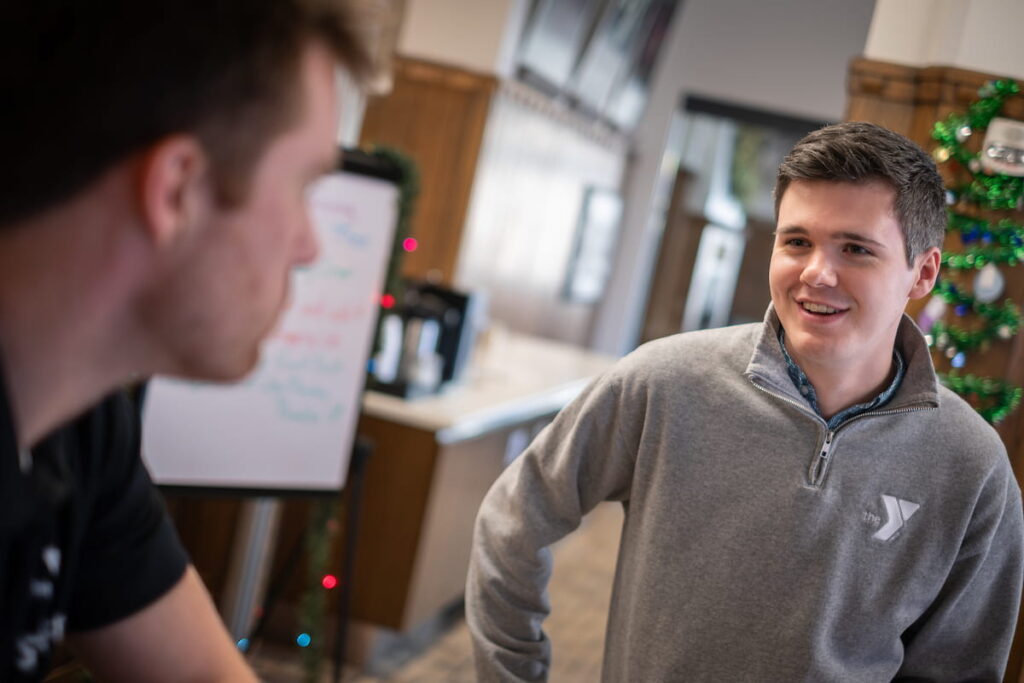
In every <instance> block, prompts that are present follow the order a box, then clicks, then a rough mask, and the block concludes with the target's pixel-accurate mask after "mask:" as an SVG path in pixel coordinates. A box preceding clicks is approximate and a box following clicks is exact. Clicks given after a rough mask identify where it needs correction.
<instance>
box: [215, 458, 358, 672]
mask: <svg viewBox="0 0 1024 683" xmlns="http://www.w3.org/2000/svg"><path fill="white" fill-rule="evenodd" d="M372 453H373V447H372V446H371V445H370V444H369V443H368V442H367V441H365V440H362V439H357V441H356V444H355V446H354V447H353V449H352V458H351V460H350V461H349V472H348V479H347V484H346V489H347V494H348V495H347V498H346V507H345V530H344V535H345V545H344V552H343V557H344V563H343V566H342V572H341V577H340V585H339V587H338V603H337V607H338V613H337V619H338V621H337V631H336V633H335V638H334V648H333V650H332V657H331V659H332V663H333V674H334V680H335V681H336V682H337V681H340V680H341V675H342V672H343V669H344V665H345V653H346V641H347V638H348V622H349V609H350V605H351V601H352V567H353V564H354V561H355V553H356V541H357V533H358V529H359V511H360V509H361V508H362V496H363V483H364V480H365V476H366V463H367V461H368V460H369V458H370V456H371V455H372ZM280 505H281V502H280V500H279V499H275V498H258V499H256V500H253V501H251V502H248V503H246V504H245V507H244V508H243V512H242V518H241V520H240V522H239V529H238V535H237V537H236V541H235V551H234V555H233V558H234V559H233V561H232V568H231V573H230V574H229V576H230V577H231V578H232V579H235V582H233V583H231V584H229V585H230V586H231V589H230V590H229V592H228V594H227V595H226V596H225V602H224V616H225V619H226V620H228V625H229V629H230V631H231V635H232V637H234V638H235V639H236V640H240V639H242V638H248V639H249V640H250V641H255V640H256V639H258V638H259V637H260V636H261V635H262V634H263V629H264V626H265V625H266V623H267V618H268V616H269V615H270V613H271V611H272V610H273V608H274V605H275V604H276V603H277V601H278V599H279V598H280V594H281V592H282V591H283V590H284V588H285V586H286V585H287V584H288V581H289V580H290V579H291V577H292V576H293V575H294V573H295V570H296V568H297V567H298V565H299V562H300V560H301V559H302V555H303V550H304V540H305V539H304V538H303V536H302V535H300V536H299V537H298V538H296V540H295V542H294V543H293V544H292V547H291V548H290V549H289V551H288V554H287V555H286V557H285V560H284V562H283V563H282V564H281V567H280V569H278V571H277V573H276V575H275V576H274V577H273V578H272V579H271V580H270V582H269V585H268V584H267V575H268V573H269V568H270V565H271V553H272V550H273V547H274V541H275V540H276V535H277V522H278V519H279V517H280ZM261 598H262V600H261ZM260 602H262V605H261V607H262V609H261V610H260V611H259V618H258V620H255V621H256V623H255V627H253V626H252V625H253V621H254V618H255V615H256V614H257V612H256V609H255V608H256V605H257V604H258V603H260Z"/></svg>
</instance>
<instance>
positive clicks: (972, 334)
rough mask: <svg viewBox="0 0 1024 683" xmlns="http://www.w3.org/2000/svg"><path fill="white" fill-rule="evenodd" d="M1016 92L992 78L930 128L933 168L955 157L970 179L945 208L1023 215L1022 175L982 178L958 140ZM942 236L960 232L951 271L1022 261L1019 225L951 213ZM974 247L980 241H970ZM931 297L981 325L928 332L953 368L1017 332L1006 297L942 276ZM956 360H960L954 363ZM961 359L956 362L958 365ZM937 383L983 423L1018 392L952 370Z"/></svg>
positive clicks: (1016, 315)
mask: <svg viewBox="0 0 1024 683" xmlns="http://www.w3.org/2000/svg"><path fill="white" fill-rule="evenodd" d="M1018 94H1020V86H1019V85H1018V84H1017V83H1016V82H1014V81H1010V80H1000V81H991V82H989V83H986V84H985V85H984V86H983V87H982V88H981V89H980V90H979V91H978V96H979V99H978V100H977V101H976V102H974V103H973V104H971V105H970V107H968V109H967V112H966V113H964V114H955V113H954V114H950V115H949V116H948V117H947V118H946V120H945V121H939V122H937V123H936V124H935V127H934V129H933V131H932V137H933V138H934V139H935V140H936V141H937V142H938V143H939V146H938V147H936V148H935V150H933V156H934V158H935V160H936V161H937V162H939V163H944V162H946V161H949V160H951V159H952V160H954V161H956V162H957V163H958V164H960V165H961V166H962V167H963V168H964V169H965V170H966V171H967V172H968V173H969V174H970V180H969V181H968V182H966V183H961V184H960V185H958V186H956V187H953V188H950V189H949V192H950V194H951V198H950V199H951V201H950V204H957V203H958V202H964V203H967V204H974V205H975V206H977V207H978V208H980V209H983V210H996V211H1003V210H1014V209H1016V210H1024V178H1021V177H1015V176H1009V175H1005V174H994V175H988V174H986V173H984V172H983V169H982V165H981V160H980V159H979V157H978V155H977V154H974V153H972V152H970V151H969V150H968V149H967V148H966V147H965V146H964V143H965V142H966V141H967V140H968V139H969V138H970V137H971V136H972V135H973V134H974V132H975V131H977V130H983V129H985V128H987V127H988V125H989V124H990V123H991V122H992V119H993V118H995V117H996V116H997V115H998V114H999V112H1000V111H1001V110H1002V108H1003V104H1004V102H1005V101H1006V100H1007V99H1008V98H1010V97H1012V96H1015V95H1018ZM947 231H950V232H954V231H955V232H958V233H959V234H960V238H961V242H962V243H963V244H964V246H965V248H966V249H965V250H964V251H962V252H958V253H953V252H943V254H942V259H941V263H942V266H943V268H946V269H949V270H970V269H980V268H984V267H985V266H987V265H989V264H999V265H1007V266H1016V265H1017V264H1018V263H1020V262H1024V226H1021V225H1020V224H1019V223H1016V222H1013V221H1010V220H1008V219H1002V220H999V221H997V222H995V223H992V222H990V221H987V220H983V219H980V218H976V217H973V216H969V215H965V214H962V213H958V212H956V211H950V212H949V219H948V223H947ZM977 242H980V244H977V245H976V244H975V243H977ZM935 294H936V295H937V296H939V297H941V298H942V299H943V300H944V301H946V302H947V303H949V304H952V305H953V306H954V307H956V313H957V315H964V314H966V313H967V312H971V313H973V314H975V315H977V316H978V317H980V318H982V319H983V320H984V324H983V325H982V326H981V327H980V328H978V329H973V330H968V329H965V328H962V327H959V326H957V325H952V324H947V323H945V322H943V321H937V322H935V324H934V325H933V326H932V327H931V329H930V331H929V335H928V341H929V344H930V345H931V346H933V347H935V348H937V349H938V350H940V351H943V352H944V353H945V354H946V356H947V357H948V358H950V359H954V364H955V365H957V366H959V365H962V364H963V360H964V359H963V355H962V354H963V353H964V352H968V351H974V350H977V349H981V350H985V349H986V348H987V347H988V345H989V343H990V342H991V341H993V340H995V339H1002V340H1008V339H1010V338H1011V337H1013V335H1015V334H1017V331H1018V330H1019V329H1020V311H1019V310H1018V308H1017V306H1016V304H1014V303H1013V301H1011V300H1010V299H1006V300H1005V301H1004V302H1003V303H1002V304H1001V305H992V304H986V303H981V302H979V301H977V300H976V299H975V298H974V297H973V296H970V295H969V294H966V293H965V292H962V291H960V290H959V289H958V288H957V286H956V285H955V284H954V283H953V282H951V281H949V280H948V279H946V278H943V279H941V280H940V281H939V282H938V283H937V284H936V288H935ZM956 356H960V358H959V359H955V357H956ZM957 361H959V363H958V362H957ZM939 378H940V380H941V381H942V382H943V383H944V384H945V385H946V386H947V387H949V388H950V389H952V390H953V391H955V392H956V393H958V394H960V395H961V396H964V397H965V398H967V399H968V400H970V401H972V403H973V404H974V406H975V409H976V410H977V411H978V413H980V414H981V416H982V417H984V418H985V419H986V420H988V421H989V422H991V423H997V422H1000V421H1001V420H1003V419H1004V418H1005V417H1006V416H1007V415H1009V414H1010V413H1011V412H1013V410H1015V409H1016V408H1017V406H1018V405H1019V403H1020V399H1021V393H1022V390H1021V388H1020V387H1016V386H1013V385H1011V384H1009V383H1007V382H1003V381H1001V380H996V379H992V378H988V377H980V378H979V377H976V376H975V375H970V374H968V375H959V374H958V373H957V372H956V371H955V370H954V371H953V372H951V373H949V374H940V375H939Z"/></svg>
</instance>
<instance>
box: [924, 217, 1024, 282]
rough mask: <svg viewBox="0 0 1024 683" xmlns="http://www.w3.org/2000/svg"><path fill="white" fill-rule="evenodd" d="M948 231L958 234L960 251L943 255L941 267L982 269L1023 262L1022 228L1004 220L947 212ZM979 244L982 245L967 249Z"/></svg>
mask: <svg viewBox="0 0 1024 683" xmlns="http://www.w3.org/2000/svg"><path fill="white" fill-rule="evenodd" d="M948 216H949V218H948V223H947V225H946V230H947V231H948V232H958V233H960V241H961V242H963V244H964V246H965V247H967V249H966V251H963V252H949V251H944V252H942V265H943V266H946V267H947V268H950V269H953V270H969V269H972V268H984V267H985V266H986V265H988V264H989V263H995V264H1006V265H1009V266H1015V265H1017V264H1018V263H1020V262H1021V261H1024V226H1022V225H1020V224H1019V223H1014V222H1013V221H1011V220H1009V219H1007V218H1004V219H1002V220H1000V221H997V222H995V223H992V222H990V221H986V220H983V219H981V218H975V217H973V216H965V215H964V214H961V213H956V212H955V211H950V212H948ZM976 242H981V243H982V244H981V246H968V245H973V244H974V243H976Z"/></svg>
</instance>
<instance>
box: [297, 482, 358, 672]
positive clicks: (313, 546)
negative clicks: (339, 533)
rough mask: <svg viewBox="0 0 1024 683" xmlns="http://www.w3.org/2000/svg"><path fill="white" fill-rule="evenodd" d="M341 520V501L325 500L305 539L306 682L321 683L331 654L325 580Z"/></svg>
mask: <svg viewBox="0 0 1024 683" xmlns="http://www.w3.org/2000/svg"><path fill="white" fill-rule="evenodd" d="M337 518H338V503H337V500H335V499H333V498H331V499H322V500H316V501H314V502H313V503H312V505H311V509H310V520H309V526H308V527H307V528H306V537H305V548H306V591H305V593H303V595H302V599H301V601H300V603H299V614H298V622H299V623H298V626H299V631H301V632H302V633H303V634H304V635H306V636H307V637H308V640H307V641H306V642H305V645H303V644H301V643H300V647H302V648H303V652H302V669H303V674H304V676H303V679H302V680H303V681H304V683H317V682H318V681H319V680H320V671H321V669H322V668H323V664H324V657H325V656H326V653H327V650H326V647H325V646H326V643H325V642H324V641H325V640H326V638H325V637H324V631H325V628H324V626H325V622H326V618H327V591H326V590H324V587H323V585H322V583H321V581H322V578H323V575H324V571H325V570H326V568H327V564H328V561H329V556H330V552H331V545H332V544H331V540H332V538H333V536H334V534H333V533H332V531H333V528H332V527H333V526H334V525H336V524H337V522H336V521H335V520H337ZM332 523H333V524H332ZM346 578H347V577H346ZM300 637H301V636H300Z"/></svg>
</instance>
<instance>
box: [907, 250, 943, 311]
mask: <svg viewBox="0 0 1024 683" xmlns="http://www.w3.org/2000/svg"><path fill="white" fill-rule="evenodd" d="M941 257H942V252H940V251H939V249H938V247H931V248H930V249H928V251H926V252H924V253H923V254H919V255H918V257H917V259H915V261H916V263H915V264H914V272H915V273H916V274H917V280H916V281H915V282H914V286H913V287H911V288H910V294H909V297H910V298H911V299H920V298H921V297H923V296H924V295H926V294H928V292H930V291H932V287H934V286H935V280H936V278H938V277H939V264H940V261H941Z"/></svg>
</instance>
